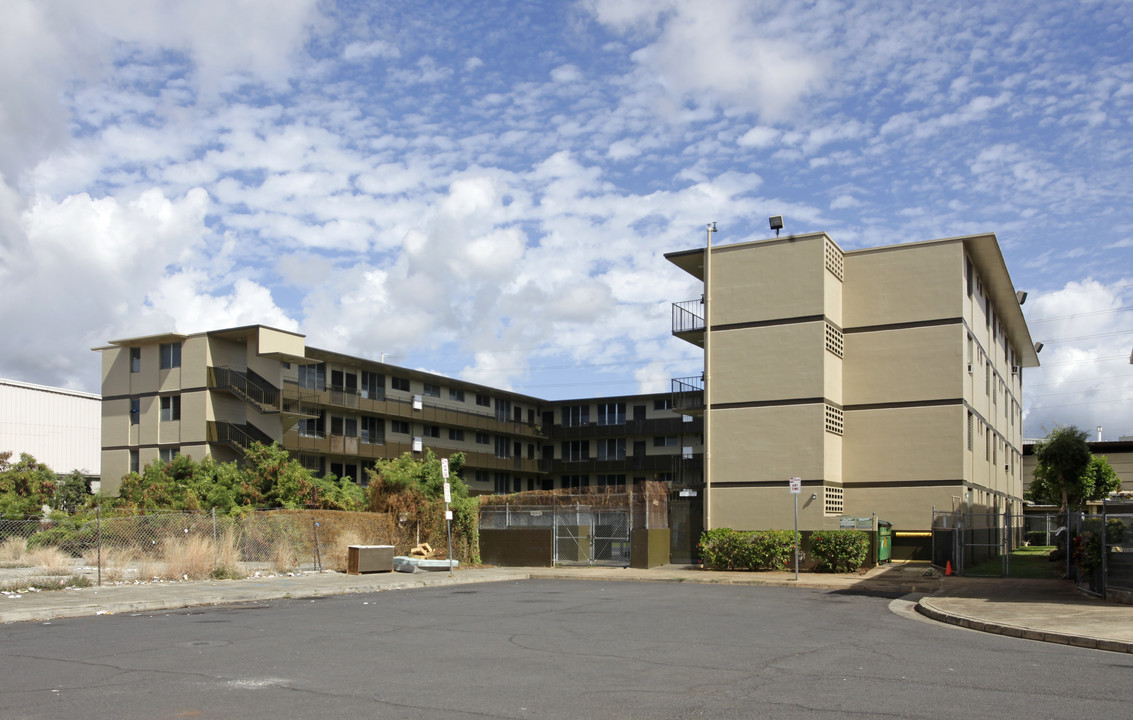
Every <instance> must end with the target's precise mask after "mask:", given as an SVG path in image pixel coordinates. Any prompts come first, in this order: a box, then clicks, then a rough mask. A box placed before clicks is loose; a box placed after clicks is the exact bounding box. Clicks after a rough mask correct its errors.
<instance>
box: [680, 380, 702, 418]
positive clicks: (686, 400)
mask: <svg viewBox="0 0 1133 720" xmlns="http://www.w3.org/2000/svg"><path fill="white" fill-rule="evenodd" d="M672 392H673V409H674V410H676V411H678V412H681V411H684V412H688V411H692V410H704V376H703V375H693V376H692V377H683V378H673V379H672Z"/></svg>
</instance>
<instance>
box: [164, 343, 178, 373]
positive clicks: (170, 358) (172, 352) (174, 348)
mask: <svg viewBox="0 0 1133 720" xmlns="http://www.w3.org/2000/svg"><path fill="white" fill-rule="evenodd" d="M179 367H181V343H162V344H161V369H162V370H169V369H170V368H179Z"/></svg>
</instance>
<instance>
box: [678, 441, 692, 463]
mask: <svg viewBox="0 0 1133 720" xmlns="http://www.w3.org/2000/svg"><path fill="white" fill-rule="evenodd" d="M692 458H693V454H692V445H685V446H684V447H682V448H681V459H682V460H692Z"/></svg>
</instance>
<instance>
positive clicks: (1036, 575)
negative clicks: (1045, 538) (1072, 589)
mask: <svg viewBox="0 0 1133 720" xmlns="http://www.w3.org/2000/svg"><path fill="white" fill-rule="evenodd" d="M1053 549H1054V547H1053V546H1050V545H1030V546H1026V547H1021V548H1016V549H1015V550H1014V551H1013V552H1012V553H1011V557H1010V559H1009V560H1008V563H1007V577H1009V578H1016V579H1021V580H1049V579H1052V578H1059V577H1062V570H1063V564H1062V563H1058V562H1051V561H1050V560H1049V559H1048V556H1049V555H1050V551H1051V550H1053ZM1002 568H1003V561H1002V560H1000V559H999V558H995V559H993V560H988V561H986V562H982V563H980V564H979V565H975V566H973V567H970V568H966V569H965V570H964V574H965V575H969V576H990V577H999V574H1000V572H1002Z"/></svg>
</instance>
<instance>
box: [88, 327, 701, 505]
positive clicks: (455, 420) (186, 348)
mask: <svg viewBox="0 0 1133 720" xmlns="http://www.w3.org/2000/svg"><path fill="white" fill-rule="evenodd" d="M96 349H97V350H99V351H100V352H101V353H102V362H103V372H102V376H103V386H102V390H103V424H102V463H103V465H102V466H103V475H104V485H103V488H104V489H105V490H106V492H108V493H111V494H114V493H116V492H117V490H118V487H119V485H120V482H121V477H122V476H123V475H125V474H126V473H128V472H131V471H136V470H139V469H140V468H142V467H144V466H145V465H146V464H147V463H150V462H152V461H154V460H157V459H162V460H169V459H172V458H173V457H174V456H175V455H177V454H179V453H184V454H186V455H189V456H191V457H193V458H196V459H201V458H203V457H205V456H206V455H209V456H212V457H215V458H216V459H217V460H219V461H221V462H226V461H230V460H235V459H238V458H239V457H240V456H241V454H242V452H243V448H245V447H247V446H248V445H249V444H250V443H251V442H252V441H257V440H258V441H261V442H264V443H271V442H278V443H280V445H282V446H283V447H284V448H286V449H287V450H288V451H289V452H291V453H292V454H293V455H294V456H295V457H296V458H298V459H299V461H300V462H301V463H302V464H303V465H304V467H307V468H308V469H310V470H312V471H314V472H315V473H317V474H320V475H323V474H328V473H333V474H334V475H336V476H338V477H349V478H352V479H354V480H355V481H356V482H359V483H362V484H365V483H366V482H367V481H368V476H367V474H366V472H365V471H366V469H367V468H368V467H372V466H373V465H374V463H375V461H377V460H379V459H387V458H394V457H398V456H400V455H401V454H403V453H405V452H412V453H420V452H423V451H424V450H426V449H432V450H434V451H435V452H436V453H437V455H439V456H441V457H446V456H448V455H449V454H451V453H454V452H457V451H460V452H463V453H464V455H465V457H466V465H465V468H464V472H463V478H464V480H465V481H466V482H467V483H468V485H469V487H470V488H471V490H472V491H473V492H476V493H492V492H494V493H511V492H518V491H521V490H537V489H560V488H588V487H607V488H611V489H614V490H619V489H622V490H624V489H625V488H626V486H627V485H628V484H633V483H635V482H638V481H644V480H660V481H666V482H669V483H671V484H673V485H674V486H676V487H678V488H679V487H683V486H684V485H685V484H692V485H696V484H698V483H699V482H700V471H699V461H700V456H699V453H700V437H699V431H700V424H699V421H693V422H688V421H686V419H684V418H682V417H681V416H680V415H678V414H676V413H674V412H673V411H672V410H671V409H670V395H669V393H664V394H660V395H629V396H619V397H613V398H587V399H581V400H569V401H562V402H550V401H547V400H542V399H540V398H536V397H531V396H528V395H522V394H519V393H513V392H509V391H506V390H499V389H496V388H491V387H487V386H484V385H478V384H475V383H470V382H465V381H462V380H457V379H454V378H448V377H444V376H441V375H435V374H431V373H426V372H421V371H417V370H410V369H408V368H402V367H397V366H395V365H387V364H385V363H380V362H376V361H372V360H367V359H365V358H360V357H354V356H351V355H345V354H342V353H337V352H332V351H328V350H320V349H317V348H312V347H308V346H307V345H306V342H305V339H304V337H303V336H302V335H299V334H296V333H291V332H286V331H283V330H278V329H275V328H270V327H265V326H262V325H252V326H247V327H239V328H229V329H224V330H213V331H208V332H203V333H196V334H190V335H182V334H173V333H168V334H163V335H154V336H149V337H138V338H129V339H124V340H115V341H113V342H111V343H110V344H109V345H108V346H106V347H102V348H96ZM687 420H690V421H691V420H692V418H687Z"/></svg>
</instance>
